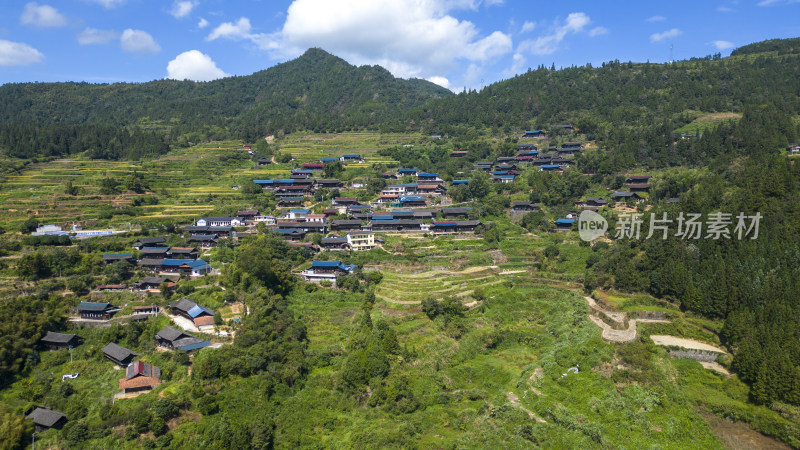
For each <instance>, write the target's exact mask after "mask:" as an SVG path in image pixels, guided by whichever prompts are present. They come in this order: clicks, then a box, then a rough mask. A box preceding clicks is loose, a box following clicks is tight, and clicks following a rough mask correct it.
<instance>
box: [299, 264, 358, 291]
mask: <svg viewBox="0 0 800 450" xmlns="http://www.w3.org/2000/svg"><path fill="white" fill-rule="evenodd" d="M357 269H358V266H356V265H355V264H344V263H342V262H341V261H338V260H337V261H318V260H314V261H312V262H311V267H309V268H308V269H306V270H304V271H302V272H301V275H302V276H303V278H304V279H305V280H306V281H309V282H313V283H319V282H320V281H323V280H327V281H330V282H331V283H332V284H333V285H336V277H338V276H341V275H347V274H350V273H353V272H355V271H356V270H357Z"/></svg>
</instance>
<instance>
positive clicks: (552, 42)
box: [517, 12, 602, 55]
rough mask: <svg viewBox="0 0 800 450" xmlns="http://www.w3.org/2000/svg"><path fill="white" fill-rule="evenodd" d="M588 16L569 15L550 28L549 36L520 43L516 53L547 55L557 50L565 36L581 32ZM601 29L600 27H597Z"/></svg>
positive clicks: (588, 21) (578, 13)
mask: <svg viewBox="0 0 800 450" xmlns="http://www.w3.org/2000/svg"><path fill="white" fill-rule="evenodd" d="M591 22H592V21H591V19H589V16H587V15H586V14H584V13H582V12H576V13H571V14H570V15H568V16H567V19H566V20H565V21H564V23H562V24H559V23H558V22H556V25H555V26H554V27H553V28H552V31H551V33H550V34H547V35H544V36H540V37H538V38H536V39H529V40H526V41H522V42H521V43H520V44H519V47H518V48H517V52H518V53H527V52H530V53H533V54H534V55H549V54H551V53H554V52H555V51H556V50H558V45H559V44H560V43H561V41H563V40H564V38H565V37H567V34H575V33H579V32H581V31H583V30H584V29H585V28H586V26H588V25H589V24H590V23H591ZM599 28H602V27H599Z"/></svg>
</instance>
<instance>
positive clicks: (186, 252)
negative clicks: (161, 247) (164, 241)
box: [167, 247, 199, 259]
mask: <svg viewBox="0 0 800 450" xmlns="http://www.w3.org/2000/svg"><path fill="white" fill-rule="evenodd" d="M167 255H168V256H170V257H172V258H178V259H197V257H198V256H199V253H198V252H197V249H196V248H194V247H172V248H171V249H169V252H167Z"/></svg>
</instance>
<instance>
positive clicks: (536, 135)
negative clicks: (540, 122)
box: [522, 130, 545, 139]
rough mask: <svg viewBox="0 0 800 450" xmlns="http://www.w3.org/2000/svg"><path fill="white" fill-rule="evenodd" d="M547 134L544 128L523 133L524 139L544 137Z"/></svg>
mask: <svg viewBox="0 0 800 450" xmlns="http://www.w3.org/2000/svg"><path fill="white" fill-rule="evenodd" d="M544 137H545V134H544V131H542V130H528V131H526V132H525V134H523V135H522V138H523V139H544Z"/></svg>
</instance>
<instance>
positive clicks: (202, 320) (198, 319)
mask: <svg viewBox="0 0 800 450" xmlns="http://www.w3.org/2000/svg"><path fill="white" fill-rule="evenodd" d="M169 309H170V310H171V311H172V314H175V315H178V316H182V317H185V318H187V319H189V320H191V321H192V323H194V325H195V326H196V327H204V326H213V325H214V311H211V310H210V309H208V308H206V307H203V306H200V305H198V304H197V303H195V302H193V301H191V300H189V299H188V298H186V297H184V298H182V299H180V300H177V301H174V302H170V304H169Z"/></svg>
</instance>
